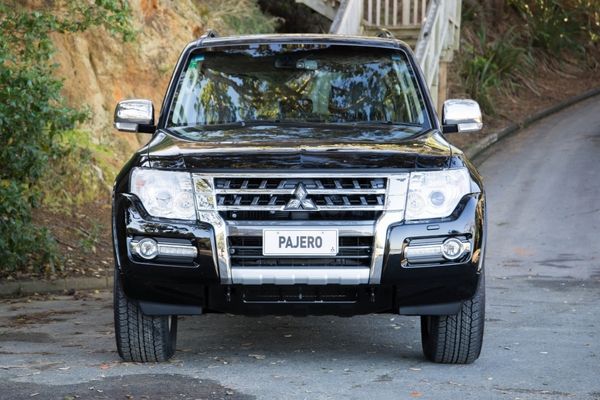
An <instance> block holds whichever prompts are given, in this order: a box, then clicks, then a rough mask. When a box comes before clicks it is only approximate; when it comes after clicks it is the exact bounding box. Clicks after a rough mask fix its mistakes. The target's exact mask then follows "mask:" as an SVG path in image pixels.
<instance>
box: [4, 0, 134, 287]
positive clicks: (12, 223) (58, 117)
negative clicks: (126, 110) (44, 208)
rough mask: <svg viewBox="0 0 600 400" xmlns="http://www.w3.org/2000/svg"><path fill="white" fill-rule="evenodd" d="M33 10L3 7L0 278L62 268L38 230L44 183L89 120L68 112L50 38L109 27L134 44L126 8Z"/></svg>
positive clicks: (99, 1) (95, 5)
mask: <svg viewBox="0 0 600 400" xmlns="http://www.w3.org/2000/svg"><path fill="white" fill-rule="evenodd" d="M49 4H52V8H51V9H43V10H29V9H26V8H24V7H22V6H21V5H20V3H18V2H12V4H6V3H1V4H0V99H2V101H0V143H1V144H2V145H1V146H0V275H1V274H4V273H7V272H11V271H14V270H17V269H20V268H23V267H25V266H26V265H27V264H28V263H33V264H34V265H35V266H36V267H37V268H43V267H51V268H53V266H54V264H55V263H56V261H57V256H56V254H57V253H56V246H55V243H54V241H53V240H52V238H51V236H50V234H49V233H48V231H47V230H45V229H40V228H38V227H36V226H35V225H34V224H33V221H32V217H31V213H32V208H33V207H36V206H37V205H38V204H39V198H40V191H39V186H38V184H39V181H40V178H41V177H42V176H43V174H44V172H45V171H46V169H47V166H48V161H49V159H51V158H56V157H60V156H61V155H63V154H64V151H65V149H64V147H63V146H64V142H61V140H60V137H61V136H62V134H63V132H64V131H65V130H66V129H70V128H72V127H73V126H75V124H77V123H78V122H82V121H83V120H84V119H85V118H86V114H85V113H83V112H81V111H79V110H75V109H72V108H70V107H68V106H67V105H65V103H64V101H63V99H62V97H61V94H60V91H61V88H62V82H61V81H60V80H58V79H57V78H56V77H55V76H54V75H53V73H54V71H55V69H56V65H55V64H53V63H52V61H51V57H52V52H53V45H52V41H51V39H50V34H52V33H69V32H81V31H84V30H86V29H88V28H90V27H92V26H104V27H105V28H106V29H107V30H109V31H110V32H113V33H118V34H121V35H122V36H123V38H124V39H125V40H129V39H131V38H132V37H133V34H134V32H133V31H132V30H131V28H130V25H129V18H130V12H129V6H128V4H127V2H125V1H119V0H96V1H95V2H87V1H85V2H73V1H64V2H60V1H57V2H51V3H49Z"/></svg>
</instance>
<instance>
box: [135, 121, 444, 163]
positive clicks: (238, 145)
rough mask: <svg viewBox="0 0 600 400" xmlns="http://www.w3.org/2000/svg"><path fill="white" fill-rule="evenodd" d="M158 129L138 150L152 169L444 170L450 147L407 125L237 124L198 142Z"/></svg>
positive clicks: (201, 134)
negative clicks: (143, 154)
mask: <svg viewBox="0 0 600 400" xmlns="http://www.w3.org/2000/svg"><path fill="white" fill-rule="evenodd" d="M186 137H187V138H183V137H181V136H180V135H179V134H175V132H174V131H169V130H159V131H158V132H157V133H156V134H155V135H154V137H153V138H152V140H151V141H150V142H149V143H148V144H147V145H146V147H145V148H144V149H143V150H144V151H145V152H147V156H148V161H149V163H150V166H151V167H153V168H171V169H190V170H214V169H219V170H234V169H235V170H239V169H271V170H273V169H278V170H279V169H287V170H301V169H348V168H362V169H371V168H377V169H398V168H400V169H420V168H427V169H429V168H444V167H448V166H449V164H450V158H451V156H452V149H451V146H450V145H449V144H448V142H447V141H446V140H445V139H444V137H443V136H442V135H441V134H440V133H439V132H438V131H437V130H430V131H427V132H423V133H419V134H415V131H414V130H413V131H411V129H410V128H407V129H398V128H387V127H384V128H372V127H369V128H367V127H356V128H354V127H353V128H341V129H336V128H330V127H328V128H322V127H321V128H317V127H313V128H306V127H300V128H294V127H276V126H264V127H251V128H250V127H239V128H235V129H227V130H226V131H199V133H198V134H197V135H196V138H197V140H191V139H188V138H191V137H194V136H193V135H186Z"/></svg>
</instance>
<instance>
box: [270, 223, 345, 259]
mask: <svg viewBox="0 0 600 400" xmlns="http://www.w3.org/2000/svg"><path fill="white" fill-rule="evenodd" d="M262 250H263V255H264V256H308V257H310V256H335V255H337V254H338V230H337V229H264V230H263V249H262Z"/></svg>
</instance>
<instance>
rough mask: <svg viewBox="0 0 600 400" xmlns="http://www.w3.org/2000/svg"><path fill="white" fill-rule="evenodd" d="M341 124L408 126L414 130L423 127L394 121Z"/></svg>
mask: <svg viewBox="0 0 600 400" xmlns="http://www.w3.org/2000/svg"><path fill="white" fill-rule="evenodd" d="M341 123H342V124H350V125H390V126H396V125H398V126H410V127H415V128H422V127H423V125H421V124H415V123H412V122H396V121H378V120H373V121H352V122H341Z"/></svg>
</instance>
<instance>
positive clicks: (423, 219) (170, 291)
mask: <svg viewBox="0 0 600 400" xmlns="http://www.w3.org/2000/svg"><path fill="white" fill-rule="evenodd" d="M115 126H116V128H117V129H119V130H123V131H131V132H147V133H151V134H152V138H151V139H150V141H149V143H148V144H147V145H145V146H144V147H142V148H141V149H140V150H139V151H138V152H136V153H135V154H134V156H133V157H132V158H131V160H130V161H129V162H128V163H127V165H126V166H125V167H124V168H123V170H122V171H121V173H120V174H119V176H118V177H117V179H116V183H115V187H114V197H113V200H114V203H113V221H112V222H113V228H112V229H113V240H114V254H115V262H116V268H115V279H114V282H115V286H114V295H115V301H114V308H115V331H116V340H117V348H118V351H119V354H120V355H121V357H122V358H123V359H125V360H129V361H141V362H144V361H162V360H167V359H169V358H170V357H171V356H172V355H173V353H174V352H175V342H176V335H177V315H199V314H204V313H209V312H219V313H233V314H242V315H265V314H293V315H324V314H327V315H345V316H348V315H357V314H368V313H394V314H401V315H419V316H421V334H422V341H423V351H424V353H425V356H426V357H427V358H428V359H430V360H432V361H435V362H442V363H470V362H473V361H474V360H475V359H477V357H478V356H479V353H480V350H481V345H482V338H483V326H484V291H485V288H484V261H483V260H484V252H485V251H484V249H485V238H486V225H485V196H484V193H483V186H482V182H481V177H480V176H479V174H478V173H477V171H476V170H475V168H474V167H473V165H472V164H471V163H470V162H469V161H468V160H467V159H466V158H465V156H464V154H463V153H462V152H461V151H460V150H459V149H457V148H455V147H453V146H452V145H450V144H449V143H448V142H447V141H446V139H445V138H444V136H443V133H444V132H457V131H458V132H460V131H475V130H479V129H481V126H482V124H481V112H480V110H479V106H478V105H477V103H475V102H473V101H471V100H448V101H446V102H445V103H444V110H443V115H442V124H440V122H439V121H438V118H437V115H436V112H435V110H434V107H433V104H432V101H431V98H430V96H429V93H428V89H427V87H426V84H425V82H424V80H423V75H422V73H421V71H420V69H419V67H418V65H417V64H416V62H415V59H414V56H413V55H412V53H411V51H410V49H409V47H408V46H407V45H406V44H404V43H403V42H401V41H398V40H395V39H393V38H375V37H347V36H332V35H256V36H242V37H223V38H220V37H217V36H216V35H215V34H214V33H212V32H209V33H208V34H206V35H204V36H203V37H201V38H200V39H198V40H197V41H195V42H192V43H190V44H189V45H188V46H187V47H186V48H185V50H184V51H183V53H182V54H181V57H180V59H179V62H178V63H177V66H176V68H175V71H174V73H173V76H172V79H171V82H170V84H169V87H168V90H167V93H166V96H165V98H164V101H163V104H162V107H161V112H160V116H159V119H158V123H156V124H155V122H154V108H153V105H152V103H151V102H150V101H148V100H126V101H123V102H120V103H119V104H118V106H117V108H116V110H115Z"/></svg>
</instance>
